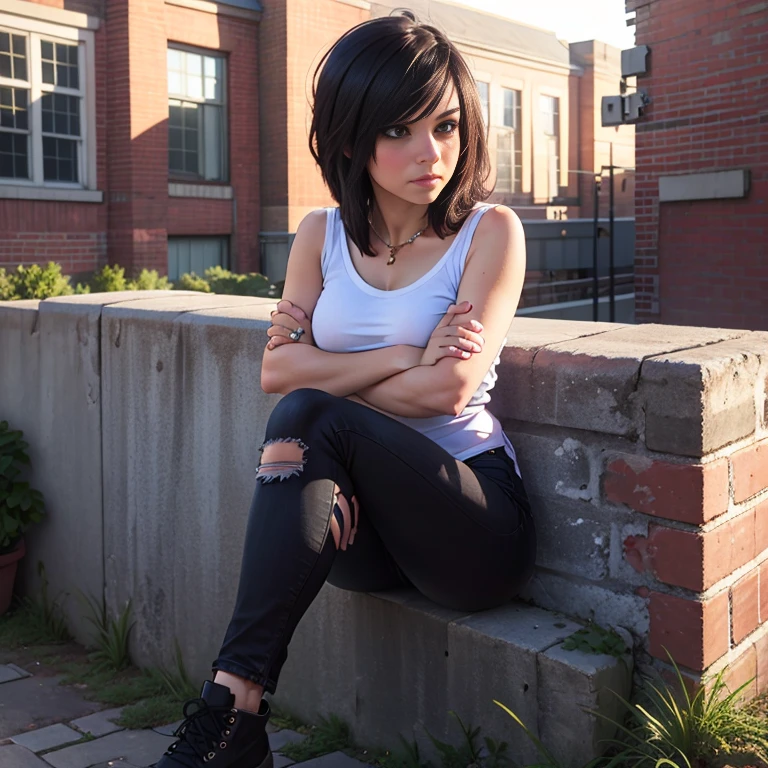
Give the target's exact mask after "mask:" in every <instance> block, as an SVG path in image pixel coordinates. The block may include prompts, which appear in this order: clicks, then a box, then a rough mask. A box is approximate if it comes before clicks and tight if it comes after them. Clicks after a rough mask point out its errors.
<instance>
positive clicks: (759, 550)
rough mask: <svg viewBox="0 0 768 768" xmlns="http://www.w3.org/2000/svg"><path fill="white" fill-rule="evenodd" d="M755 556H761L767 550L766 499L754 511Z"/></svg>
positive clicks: (767, 512)
mask: <svg viewBox="0 0 768 768" xmlns="http://www.w3.org/2000/svg"><path fill="white" fill-rule="evenodd" d="M754 512H755V554H756V555H758V556H759V555H761V554H763V553H764V552H765V551H766V550H768V499H766V501H764V502H763V503H762V504H758V505H757V506H756V507H755V509H754Z"/></svg>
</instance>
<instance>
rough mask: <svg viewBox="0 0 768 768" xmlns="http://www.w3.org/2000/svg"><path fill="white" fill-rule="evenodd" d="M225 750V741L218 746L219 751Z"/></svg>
mask: <svg viewBox="0 0 768 768" xmlns="http://www.w3.org/2000/svg"><path fill="white" fill-rule="evenodd" d="M226 748H227V742H226V741H222V742H221V743H220V744H219V749H226Z"/></svg>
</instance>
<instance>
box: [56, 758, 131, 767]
mask: <svg viewBox="0 0 768 768" xmlns="http://www.w3.org/2000/svg"><path fill="white" fill-rule="evenodd" d="M46 768H48V766H46ZM91 768H146V766H144V765H134V764H133V763H129V762H127V761H126V760H107V761H106V762H105V763H97V764H96V765H92V766H91Z"/></svg>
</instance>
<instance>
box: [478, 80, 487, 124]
mask: <svg viewBox="0 0 768 768" xmlns="http://www.w3.org/2000/svg"><path fill="white" fill-rule="evenodd" d="M477 93H478V95H479V96H480V105H481V107H482V109H483V119H484V120H485V124H486V125H488V123H489V122H490V102H489V100H488V83H482V82H478V83H477Z"/></svg>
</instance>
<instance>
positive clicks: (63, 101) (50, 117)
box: [41, 93, 80, 136]
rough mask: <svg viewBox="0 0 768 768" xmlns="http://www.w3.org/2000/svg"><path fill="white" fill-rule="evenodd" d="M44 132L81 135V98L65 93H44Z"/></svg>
mask: <svg viewBox="0 0 768 768" xmlns="http://www.w3.org/2000/svg"><path fill="white" fill-rule="evenodd" d="M41 101H42V106H43V133H63V134H65V135H67V136H79V135H80V99H79V97H77V96H67V95H65V94H63V93H44V94H43V97H42V99H41Z"/></svg>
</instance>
